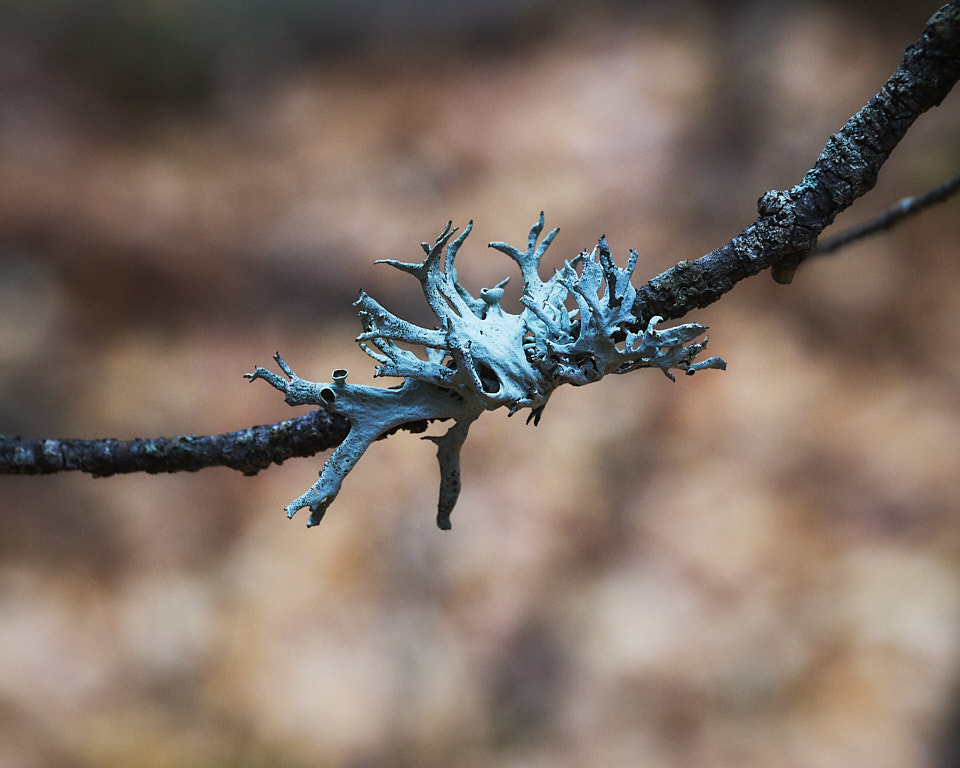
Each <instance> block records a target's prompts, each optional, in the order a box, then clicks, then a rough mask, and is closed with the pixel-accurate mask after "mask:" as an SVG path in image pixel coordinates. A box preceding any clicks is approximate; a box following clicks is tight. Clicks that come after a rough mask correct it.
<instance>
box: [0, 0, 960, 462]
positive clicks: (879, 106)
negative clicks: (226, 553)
mask: <svg viewBox="0 0 960 768" xmlns="http://www.w3.org/2000/svg"><path fill="white" fill-rule="evenodd" d="M958 77H960V0H953V2H950V3H947V4H946V5H944V6H943V7H942V8H941V9H940V10H939V11H938V12H937V13H936V14H934V16H933V17H932V18H931V19H930V21H929V22H928V24H927V26H926V28H925V29H924V32H923V34H922V35H921V37H920V39H919V40H918V41H917V43H915V44H914V45H912V46H910V47H909V48H908V49H907V50H906V53H905V55H904V58H903V60H902V61H901V63H900V65H899V67H898V68H897V70H896V72H894V74H893V75H892V76H891V77H890V79H889V80H888V81H887V82H886V83H885V84H884V85H883V87H882V88H881V89H880V91H879V92H878V93H877V94H876V96H874V97H873V98H872V99H871V100H870V101H869V102H868V103H867V104H866V106H864V107H863V109H861V110H860V111H859V112H858V113H857V114H856V115H854V116H853V117H852V118H851V119H850V121H849V122H848V123H847V124H846V125H845V126H844V127H843V128H842V129H841V130H840V131H839V132H838V133H837V134H835V135H833V136H831V137H830V140H829V141H828V142H827V145H826V147H825V148H824V150H823V152H822V153H821V154H820V157H819V158H818V159H817V161H816V163H815V164H814V166H813V167H812V168H811V170H810V171H809V172H808V173H807V174H806V175H805V176H804V178H803V180H802V181H801V182H800V183H799V184H797V185H796V186H794V187H793V188H792V189H789V190H786V191H776V190H774V191H770V192H767V193H766V194H764V195H763V196H762V197H761V198H760V200H759V202H758V213H759V216H758V218H757V219H756V220H755V221H754V222H753V223H752V224H751V225H750V226H748V227H747V228H746V229H744V230H743V231H742V232H740V234H738V235H737V236H736V237H734V238H733V239H732V240H730V242H728V243H726V244H725V245H723V246H721V247H720V248H718V249H716V250H715V251H712V252H711V253H708V254H706V255H705V256H702V257H701V258H699V259H697V260H696V261H693V262H689V261H681V262H680V263H679V264H677V265H676V266H675V267H673V268H671V269H669V270H667V271H666V272H663V273H662V274H660V275H658V276H657V277H655V278H653V279H652V280H650V281H649V282H648V283H647V284H646V285H645V286H643V287H641V288H639V289H638V290H637V291H636V297H635V299H634V301H633V305H632V308H633V311H632V314H633V317H634V318H635V323H633V324H632V325H631V326H630V327H629V328H626V329H621V330H618V331H617V334H621V335H622V334H623V332H624V330H630V331H633V332H636V331H637V330H638V329H643V328H645V327H647V325H648V324H649V322H650V320H651V319H653V318H654V317H655V316H657V315H659V316H661V317H663V318H665V319H676V318H680V317H682V316H684V315H685V314H687V313H688V312H689V311H691V310H693V309H695V308H700V307H705V306H708V305H709V304H712V303H713V302H715V301H717V300H718V299H719V298H720V297H721V296H722V295H723V294H725V293H727V292H728V291H729V290H731V289H732V288H733V286H734V285H736V284H737V283H738V282H739V281H741V280H743V279H744V278H746V277H750V276H752V275H755V274H758V273H759V272H761V271H763V270H765V269H767V268H772V276H773V278H774V279H775V280H776V281H777V282H780V283H789V282H790V280H791V279H792V277H793V273H794V271H795V270H796V268H797V267H798V266H799V265H800V264H801V263H802V262H803V260H804V259H806V258H807V257H808V256H810V255H811V254H812V253H814V252H815V247H816V244H817V238H818V236H819V235H820V233H821V232H822V231H823V230H824V229H825V228H826V227H828V226H829V225H830V224H831V223H832V222H833V220H834V218H835V217H836V215H837V214H838V213H840V212H841V211H843V210H844V209H845V208H847V207H849V206H850V205H851V204H852V203H853V202H854V201H855V200H856V199H857V198H859V197H860V196H862V195H864V194H865V193H867V192H868V191H869V190H870V189H872V188H873V186H874V184H875V183H876V180H877V174H878V173H879V171H880V168H881V167H882V165H883V163H884V162H885V161H886V160H887V158H888V157H889V156H890V153H891V152H892V151H893V149H894V148H895V147H896V146H897V144H898V143H899V142H900V140H901V139H902V138H903V137H904V135H905V134H906V133H907V131H908V129H909V128H910V126H911V125H913V123H914V121H915V120H916V119H917V118H918V117H919V116H920V115H921V114H923V113H924V112H926V111H927V110H928V109H930V108H931V107H934V106H936V105H938V104H939V103H940V102H941V101H942V100H943V98H944V97H945V96H946V95H947V94H948V93H949V91H950V89H951V88H952V87H953V85H954V84H955V82H956V81H957V79H958ZM919 207H921V206H913V208H914V209H916V210H918V209H919ZM911 212H915V210H913V211H911ZM904 215H905V214H904ZM899 218H902V215H901V216H900V217H899ZM899 218H898V219H897V220H899ZM893 223H895V221H894V220H890V221H889V222H888V223H886V224H885V225H884V226H890V225H892V224H893ZM399 428H404V429H410V430H411V431H422V428H423V422H422V421H421V422H418V423H410V424H404V425H401V427H399ZM348 431H349V424H348V422H347V420H346V419H344V418H342V417H340V416H338V415H337V414H335V413H332V412H330V411H327V410H324V409H321V410H317V411H314V412H312V413H310V414H307V415H305V416H301V417H299V418H295V419H291V420H288V421H282V422H279V423H277V424H272V425H267V426H259V427H251V428H248V429H243V430H239V431H237V432H230V433H226V434H222V435H214V436H195V435H187V436H179V437H172V438H157V439H150V440H139V439H138V440H130V441H121V440H25V439H21V438H18V437H7V436H0V473H3V474H47V473H53V472H61V471H67V470H78V471H82V472H87V473H90V474H93V475H96V476H101V477H103V476H107V475H112V474H115V473H122V472H149V473H158V472H180V471H196V470H198V469H202V468H204V467H210V466H226V467H230V468H232V469H237V470H239V471H241V472H243V473H244V474H255V473H256V472H258V471H259V470H260V469H263V468H265V467H267V466H269V465H270V464H272V463H281V462H283V461H284V460H285V459H288V458H291V457H295V456H298V457H305V456H312V455H313V454H315V453H317V452H319V451H322V450H325V449H327V448H331V447H333V446H336V445H338V444H340V443H342V442H343V441H344V439H345V438H346V436H347V434H348Z"/></svg>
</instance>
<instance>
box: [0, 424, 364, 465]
mask: <svg viewBox="0 0 960 768" xmlns="http://www.w3.org/2000/svg"><path fill="white" fill-rule="evenodd" d="M349 429H350V427H349V424H348V423H347V420H346V419H344V418H342V417H340V416H338V415H337V414H334V413H331V412H329V411H325V410H317V411H313V412H311V413H308V414H305V415H304V416H299V417H297V418H295V419H289V420H287V421H281V422H279V423H277V424H269V425H265V426H259V427H249V428H247V429H241V430H238V431H237V432H227V433H225V434H222V435H202V436H198V435H180V436H178V437H158V438H152V439H148V440H141V439H136V440H110V439H108V440H24V439H22V438H19V437H8V436H6V435H0V473H3V474H8V475H49V474H53V473H55V472H66V471H70V470H77V471H80V472H86V473H89V474H91V475H94V476H95V477H108V476H109V475H115V474H123V473H126V472H147V473H150V474H158V473H161V472H196V471H197V470H199V469H205V468H207V467H229V468H230V469H236V470H238V471H240V472H242V473H243V474H245V475H255V474H257V472H259V471H260V470H261V469H266V468H267V467H269V466H270V465H271V464H282V463H283V462H284V461H285V460H286V459H291V458H294V457H306V456H313V455H315V454H316V453H319V452H320V451H323V450H326V449H327V448H332V447H333V446H335V445H338V444H339V443H341V442H343V440H344V438H345V437H346V436H347V433H348V432H349Z"/></svg>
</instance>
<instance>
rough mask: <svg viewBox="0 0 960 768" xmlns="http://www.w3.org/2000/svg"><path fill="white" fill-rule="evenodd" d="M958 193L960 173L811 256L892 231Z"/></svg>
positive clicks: (829, 242) (843, 234)
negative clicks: (905, 220) (908, 219)
mask: <svg viewBox="0 0 960 768" xmlns="http://www.w3.org/2000/svg"><path fill="white" fill-rule="evenodd" d="M957 192H960V173H958V174H957V175H956V176H954V177H953V178H952V179H950V180H949V181H945V182H944V183H943V184H941V185H940V186H939V187H935V188H934V189H931V190H930V191H929V192H927V193H926V194H923V195H920V197H905V198H903V199H902V200H901V201H900V202H898V203H897V204H896V205H895V206H893V207H892V208H891V209H890V210H889V211H887V212H886V213H884V214H883V215H881V216H878V217H877V218H875V219H872V220H871V221H866V222H864V223H863V224H858V225H857V226H855V227H851V228H850V229H847V230H845V231H843V232H841V233H840V234H838V235H835V236H834V237H831V238H830V239H829V240H826V241H825V242H822V243H820V244H819V245H817V247H816V249H815V250H814V251H813V253H811V254H810V255H811V256H823V255H826V254H828V253H833V252H834V251H838V250H840V249H841V248H844V247H846V246H848V245H850V243H853V242H855V241H856V240H860V239H862V238H864V237H867V236H869V235H872V234H874V233H876V232H882V231H883V230H886V229H891V228H892V227H894V226H896V225H897V224H899V223H900V222H901V221H903V220H904V219H906V218H909V217H910V216H916V215H917V214H918V213H920V212H921V211H923V210H925V209H927V208H930V207H931V206H934V205H936V204H937V203H942V202H944V201H945V200H949V199H950V198H951V197H953V196H954V195H955V194H957Z"/></svg>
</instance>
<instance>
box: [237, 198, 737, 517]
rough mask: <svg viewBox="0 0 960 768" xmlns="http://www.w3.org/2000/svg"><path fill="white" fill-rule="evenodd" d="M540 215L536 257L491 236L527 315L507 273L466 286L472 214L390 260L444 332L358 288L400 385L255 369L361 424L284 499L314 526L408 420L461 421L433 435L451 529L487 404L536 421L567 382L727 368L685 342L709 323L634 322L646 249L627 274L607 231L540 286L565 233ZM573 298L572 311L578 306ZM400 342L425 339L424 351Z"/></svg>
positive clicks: (369, 331) (366, 324) (370, 344)
mask: <svg viewBox="0 0 960 768" xmlns="http://www.w3.org/2000/svg"><path fill="white" fill-rule="evenodd" d="M543 223H544V222H543V214H542V213H541V214H540V220H539V221H538V222H537V223H536V224H534V226H533V227H532V228H531V229H530V237H529V240H528V243H527V248H526V250H525V251H521V250H518V249H517V248H514V247H513V246H510V245H507V244H506V243H500V242H494V243H490V247H491V248H495V249H496V250H498V251H501V252H502V253H504V254H506V255H507V256H509V257H510V258H511V259H513V260H514V261H515V262H516V263H517V265H518V266H519V268H520V272H521V275H522V276H523V296H522V298H521V299H520V301H521V302H522V304H523V306H524V309H523V310H522V311H521V312H520V313H519V314H513V313H511V312H507V311H506V310H504V309H503V307H502V306H501V305H500V300H501V298H502V297H503V286H504V285H505V284H506V283H507V280H503V281H502V282H500V283H499V284H498V285H496V286H495V287H493V288H485V289H483V290H481V291H480V296H479V297H475V296H473V295H471V294H470V293H469V292H468V291H467V290H466V289H465V288H464V287H463V286H462V285H461V284H460V282H459V281H458V280H457V272H456V266H455V264H454V260H455V259H456V256H457V252H458V251H459V249H460V247H461V246H462V245H463V242H464V240H466V238H467V236H468V235H469V234H470V231H471V229H472V228H473V222H470V223H469V224H468V225H467V226H466V227H465V228H464V230H463V232H462V233H461V234H460V235H459V236H457V237H456V238H454V235H455V234H456V233H457V229H456V228H453V227H452V223H448V224H447V226H446V227H445V228H444V230H443V232H441V233H440V236H439V237H438V238H437V239H436V242H434V244H433V245H430V244H429V243H423V244H422V247H423V250H424V252H425V253H426V258H425V259H424V260H423V261H422V262H417V263H409V262H401V261H394V260H385V261H384V262H383V263H386V264H389V265H390V266H392V267H395V268H397V269H399V270H401V271H403V272H409V273H410V274H412V275H413V276H414V277H416V278H417V280H418V281H419V282H420V285H421V287H422V288H423V294H424V297H425V298H426V300H427V303H428V304H429V305H430V309H431V310H432V311H433V313H434V315H436V317H437V320H438V321H439V326H438V327H436V328H433V329H427V328H422V327H420V326H417V325H414V324H412V323H410V322H408V321H406V320H402V319H400V318H399V317H397V316H396V315H394V314H392V313H391V312H389V311H388V310H386V309H385V308H384V307H383V306H381V305H380V304H379V303H378V302H377V301H376V300H374V299H372V298H371V297H370V296H368V295H367V294H366V293H362V292H361V294H360V298H359V299H358V300H357V302H356V306H358V307H359V308H360V313H359V314H360V320H361V322H362V324H363V333H361V334H360V336H359V337H358V339H357V341H358V342H360V346H361V347H362V348H363V350H364V351H365V352H366V353H367V354H369V355H370V356H371V357H372V358H373V359H374V360H376V361H377V363H378V366H377V370H376V375H377V376H395V377H399V378H402V379H403V382H402V383H401V384H400V385H399V386H397V387H392V388H380V387H369V386H364V385H355V384H348V383H347V382H346V378H347V371H346V370H344V369H338V370H336V371H334V372H333V376H332V379H333V381H332V382H331V383H316V382H312V381H306V380H304V379H301V378H300V377H299V376H297V375H296V374H295V373H294V372H293V370H292V369H291V368H290V367H289V366H288V365H287V364H286V362H284V360H283V358H282V357H280V355H279V353H278V354H277V355H275V356H274V358H275V359H276V361H277V364H278V365H279V366H280V368H281V370H282V371H283V372H284V373H285V374H286V378H284V377H282V376H279V375H278V374H276V373H273V372H272V371H269V370H267V369H265V368H261V367H259V366H258V367H257V368H256V370H255V371H254V372H253V373H248V374H246V376H247V378H249V379H250V380H251V381H252V380H254V379H263V380H264V381H266V382H267V383H269V384H270V385H272V386H273V387H275V388H276V389H278V390H280V391H281V392H283V393H284V395H285V399H286V401H287V403H289V404H290V405H318V406H320V407H321V408H325V409H328V410H330V411H332V412H335V413H338V414H340V415H341V416H343V417H345V418H346V419H347V420H349V422H350V432H349V434H348V435H347V437H346V439H345V440H344V441H343V442H342V443H341V444H340V445H339V446H337V448H336V449H335V450H334V452H333V454H331V456H330V457H329V458H328V459H327V461H326V462H325V464H324V466H323V470H322V471H321V473H320V479H319V480H318V481H317V482H316V483H315V484H314V485H313V487H311V488H310V489H309V490H308V491H307V492H306V493H305V494H303V495H302V496H300V497H299V498H298V499H296V500H294V501H293V502H292V503H291V504H290V505H289V506H288V507H287V513H288V515H289V516H291V517H292V516H293V515H294V513H295V512H296V511H297V510H299V509H302V508H304V507H309V508H310V511H311V514H310V520H309V522H308V525H316V524H317V523H319V522H320V520H321V519H322V518H323V515H324V513H325V512H326V510H327V507H329V506H330V504H331V503H332V502H333V500H334V499H335V498H336V497H337V494H338V493H339V491H340V486H341V484H342V482H343V479H344V477H346V475H347V473H348V472H350V470H351V469H353V467H354V465H355V464H356V463H357V461H358V460H359V458H360V456H362V455H363V452H364V451H365V450H366V449H367V447H368V446H369V445H370V444H371V443H372V442H373V441H374V440H376V439H377V438H379V437H382V436H384V435H386V434H388V433H390V432H392V431H393V430H395V429H397V428H398V427H401V426H404V425H408V424H416V423H423V422H425V421H435V420H447V419H452V420H453V426H451V427H450V428H449V429H448V430H447V432H446V433H445V434H444V435H442V436H439V437H429V438H427V439H430V440H432V441H433V442H435V443H436V444H437V455H438V459H439V463H440V500H439V505H438V509H437V525H438V526H439V527H440V528H443V529H449V528H450V513H451V512H452V511H453V507H454V504H456V501H457V496H458V495H459V493H460V449H461V447H462V446H463V443H464V440H465V439H466V437H467V432H468V430H469V428H470V425H471V424H472V423H473V422H474V420H475V419H476V418H477V417H478V416H479V415H480V414H481V413H483V412H484V411H489V410H494V409H497V408H500V407H506V408H508V409H509V414H510V415H511V416H512V415H513V414H514V413H516V412H517V411H518V410H520V409H522V408H529V409H530V416H529V417H528V418H527V421H528V422H529V421H530V420H531V419H532V420H533V422H534V424H536V423H537V422H539V420H540V416H541V414H542V413H543V409H544V406H546V404H547V400H548V399H549V397H550V394H551V393H552V392H553V390H555V389H556V388H557V387H559V386H560V385H561V384H573V385H574V386H581V385H583V384H589V383H590V382H593V381H598V380H599V379H601V378H602V377H604V376H606V375H607V374H609V373H626V372H628V371H632V370H635V369H637V368H659V369H661V370H662V371H663V372H664V373H665V374H666V375H667V376H668V377H670V379H673V378H674V376H673V374H672V373H671V369H677V370H681V371H685V372H686V373H688V374H692V373H694V372H695V371H698V370H701V369H703V368H721V369H722V368H725V367H726V364H725V363H724V362H723V360H721V359H720V358H719V357H711V358H708V359H706V360H703V361H700V362H694V359H695V358H696V356H697V355H698V354H699V353H700V352H701V350H703V348H704V347H705V346H706V343H707V340H706V338H704V340H703V342H701V343H692V344H688V342H691V341H693V339H695V338H696V337H697V336H700V335H701V334H702V333H703V332H704V331H705V330H706V326H704V325H699V324H697V323H688V324H685V325H679V326H676V327H674V328H667V329H663V330H660V329H658V328H657V323H658V322H660V320H661V319H662V318H660V317H654V318H652V319H651V320H650V322H649V323H647V326H646V328H643V329H640V328H637V325H638V321H637V318H636V317H634V315H633V311H632V307H633V305H634V300H635V299H636V289H635V288H634V287H633V285H632V284H631V282H630V278H631V275H632V274H633V270H634V267H636V264H637V252H636V251H633V250H632V251H631V252H630V258H629V260H628V262H627V265H626V267H625V268H623V269H620V268H619V267H617V265H616V264H615V263H614V261H613V258H612V256H611V255H610V249H609V248H608V247H607V243H606V241H605V240H604V239H603V238H600V241H599V242H598V243H597V246H596V248H594V249H593V250H592V251H584V252H582V253H581V254H580V255H579V256H577V257H576V258H574V259H573V260H571V261H568V262H566V263H565V264H564V266H563V267H562V268H561V269H558V270H556V271H555V272H554V274H553V276H551V277H550V278H549V279H548V280H546V281H544V280H541V279H540V273H539V267H540V260H541V259H542V258H543V255H544V253H545V252H546V250H547V248H548V247H549V246H550V243H551V242H552V241H553V238H554V237H555V236H556V234H557V231H558V230H556V229H554V230H553V231H551V232H549V233H548V234H547V235H546V236H545V237H544V238H543V239H542V240H540V234H541V232H542V231H543ZM507 279H509V278H507ZM570 300H572V302H573V303H575V304H576V306H575V307H573V306H569V307H568V306H567V302H568V301H570ZM398 342H400V343H402V344H407V345H411V344H412V345H415V346H419V347H423V349H424V350H425V357H420V356H418V355H416V354H414V353H413V352H411V351H410V350H409V349H407V348H406V347H402V346H400V344H398Z"/></svg>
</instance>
